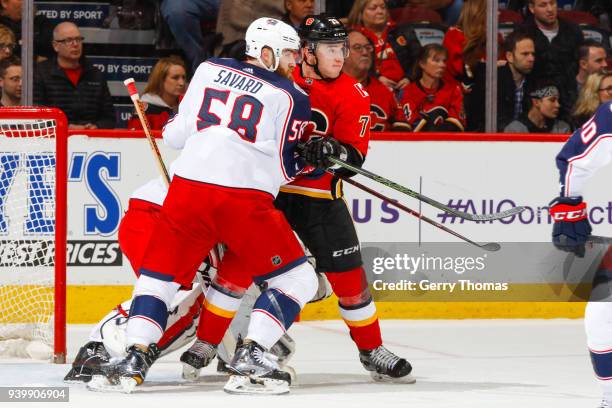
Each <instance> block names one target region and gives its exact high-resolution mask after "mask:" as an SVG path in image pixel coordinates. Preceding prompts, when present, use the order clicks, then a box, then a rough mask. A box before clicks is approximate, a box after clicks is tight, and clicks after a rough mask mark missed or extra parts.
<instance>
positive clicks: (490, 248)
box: [335, 174, 612, 251]
mask: <svg viewBox="0 0 612 408" xmlns="http://www.w3.org/2000/svg"><path fill="white" fill-rule="evenodd" d="M335 176H336V177H340V178H341V179H342V180H343V181H345V182H347V183H348V184H350V185H353V186H355V187H357V188H359V189H361V190H363V191H365V192H367V193H370V194H372V195H373V196H375V197H378V198H380V199H381V200H383V201H384V202H386V203H389V204H391V205H393V206H395V207H397V208H399V209H400V210H403V211H405V212H407V213H408V214H410V215H414V216H415V217H417V218H418V219H421V220H423V221H425V222H426V223H428V224H431V225H433V226H434V227H436V228H439V229H441V230H442V231H444V232H447V233H449V234H451V235H454V236H456V237H457V238H459V239H461V240H463V241H465V242H467V243H470V244H472V245H474V246H477V247H478V248H481V249H484V250H485V251H498V250H499V249H500V248H501V246H500V245H499V244H498V243H497V242H489V243H487V244H479V243H477V242H474V241H472V240H471V239H469V238H466V237H464V236H463V235H461V234H459V233H458V232H455V231H453V230H452V229H450V228H448V227H445V226H444V225H442V224H440V223H439V222H436V221H434V220H432V219H431V218H427V217H426V216H424V215H423V214H421V213H420V212H417V211H415V210H413V209H411V208H408V207H406V206H405V205H403V204H400V203H398V202H397V201H394V200H392V199H390V198H389V197H387V196H385V195H383V194H381V193H379V192H378V191H376V190H372V189H371V188H370V187H367V186H365V185H363V184H361V183H359V182H357V181H355V180H352V179H350V178H348V177H345V176H339V175H337V174H336V175H335ZM611 241H612V239H611Z"/></svg>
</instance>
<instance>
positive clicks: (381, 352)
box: [359, 346, 416, 384]
mask: <svg viewBox="0 0 612 408" xmlns="http://www.w3.org/2000/svg"><path fill="white" fill-rule="evenodd" d="M359 360H360V361H361V364H363V368H365V369H366V370H368V371H369V372H370V376H371V377H372V378H373V379H374V381H378V382H397V383H405V384H413V383H415V382H416V379H415V378H414V377H413V376H412V375H410V373H411V372H412V366H411V365H410V363H409V362H408V361H406V359H404V358H401V357H398V356H396V355H395V354H393V353H392V352H390V351H389V350H387V349H386V348H385V346H379V347H376V348H375V349H374V350H360V351H359Z"/></svg>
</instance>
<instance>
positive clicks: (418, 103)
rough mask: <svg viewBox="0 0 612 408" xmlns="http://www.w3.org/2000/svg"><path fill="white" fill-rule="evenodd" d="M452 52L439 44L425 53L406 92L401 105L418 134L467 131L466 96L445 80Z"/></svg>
mask: <svg viewBox="0 0 612 408" xmlns="http://www.w3.org/2000/svg"><path fill="white" fill-rule="evenodd" d="M447 58H448V51H447V50H446V49H445V48H443V47H442V46H441V45H438V44H428V45H426V46H425V47H423V48H422V49H421V53H420V54H419V59H418V60H417V66H416V73H415V78H414V81H413V82H411V83H410V84H409V85H408V86H406V87H405V88H404V94H403V96H402V100H401V103H400V104H401V105H402V107H403V109H404V113H405V114H406V118H407V119H408V124H409V125H410V126H411V127H412V129H413V131H414V132H449V131H451V132H453V131H454V132H456V131H463V129H464V124H465V118H464V114H463V93H462V92H461V89H460V88H459V85H457V84H455V83H449V82H445V81H444V80H442V77H443V76H444V72H445V70H446V60H447Z"/></svg>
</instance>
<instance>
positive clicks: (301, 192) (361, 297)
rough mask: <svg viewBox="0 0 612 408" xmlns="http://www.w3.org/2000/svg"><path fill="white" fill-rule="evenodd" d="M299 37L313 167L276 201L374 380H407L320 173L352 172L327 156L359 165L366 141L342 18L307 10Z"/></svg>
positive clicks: (365, 109) (363, 97) (329, 180)
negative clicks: (347, 65)
mask: <svg viewBox="0 0 612 408" xmlns="http://www.w3.org/2000/svg"><path fill="white" fill-rule="evenodd" d="M300 36H301V39H302V58H303V62H302V63H301V65H300V66H299V69H296V70H295V71H294V80H295V82H296V83H297V84H298V85H300V86H301V87H302V88H303V89H305V90H306V92H307V93H308V94H309V97H310V102H311V105H312V119H311V122H312V125H313V126H314V129H312V131H313V133H312V134H311V136H310V139H309V140H308V141H307V142H306V144H305V146H304V148H303V152H302V154H303V155H304V157H305V158H306V161H307V162H308V163H310V164H311V165H312V166H313V169H312V170H313V171H312V172H311V173H310V174H308V175H305V176H302V177H300V178H298V179H296V181H294V182H292V183H290V184H287V185H284V186H282V187H281V189H280V191H281V192H280V194H279V195H278V197H277V199H276V202H275V204H276V207H277V208H278V209H280V210H282V211H283V213H284V214H285V217H287V220H288V221H289V224H291V227H292V228H293V230H294V231H295V232H296V233H297V234H298V236H299V237H300V239H301V240H302V242H303V243H304V245H305V246H306V247H307V248H308V249H309V250H310V252H311V253H312V255H313V256H314V257H315V263H316V269H317V272H319V273H325V275H326V276H327V279H328V280H329V282H330V284H331V286H332V289H333V290H334V293H335V294H336V295H337V296H338V299H339V304H338V306H339V308H340V313H341V315H342V318H343V319H344V321H345V322H346V325H347V326H348V328H349V331H350V334H351V338H352V339H353V341H354V342H355V343H356V345H357V348H358V350H359V358H360V361H361V362H362V364H363V366H364V368H365V369H366V370H368V371H370V372H371V373H372V376H373V377H374V378H375V379H377V380H392V379H399V378H402V380H404V381H408V382H411V381H413V379H412V377H410V376H409V374H410V372H411V370H412V367H411V366H410V364H409V363H408V362H407V361H406V360H405V359H403V358H400V357H398V356H396V355H395V354H393V353H391V352H390V351H388V350H387V349H386V348H385V347H384V346H383V345H382V339H381V334H380V327H379V323H378V317H377V316H376V306H375V305H374V302H373V300H372V295H371V294H370V290H369V287H368V282H367V280H366V274H365V271H364V269H363V262H362V259H361V252H360V248H359V239H358V238H357V233H356V231H355V226H354V225H353V221H352V218H351V215H350V213H349V210H348V208H347V206H346V203H345V202H344V200H343V199H342V196H343V192H342V181H341V180H340V179H339V178H338V177H336V176H333V175H331V174H330V173H328V172H327V171H326V169H330V170H333V171H334V172H336V174H342V175H347V176H350V175H352V174H349V173H347V172H346V171H344V170H343V169H338V168H334V167H332V166H331V163H330V162H329V161H328V160H327V155H332V156H335V157H337V158H340V159H342V160H345V161H347V162H350V163H352V164H353V165H357V166H361V164H362V163H363V161H364V159H365V156H366V154H367V150H368V142H369V139H370V126H369V122H370V98H369V95H368V94H367V92H366V91H365V90H364V89H363V86H362V85H361V84H360V83H358V82H357V81H355V80H354V79H353V78H351V77H349V76H348V75H346V74H343V73H342V72H341V70H342V65H343V63H344V58H346V56H347V53H348V47H347V34H346V30H345V29H344V26H343V25H342V23H340V22H339V21H338V20H337V19H335V18H332V17H328V16H325V15H315V16H308V17H306V18H305V19H304V21H303V23H302V25H301V27H300Z"/></svg>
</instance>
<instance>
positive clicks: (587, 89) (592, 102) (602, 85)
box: [572, 72, 612, 129]
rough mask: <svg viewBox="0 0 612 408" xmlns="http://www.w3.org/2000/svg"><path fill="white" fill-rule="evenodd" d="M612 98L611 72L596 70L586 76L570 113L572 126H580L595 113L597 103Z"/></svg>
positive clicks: (599, 103) (576, 127)
mask: <svg viewBox="0 0 612 408" xmlns="http://www.w3.org/2000/svg"><path fill="white" fill-rule="evenodd" d="M610 100H612V72H606V73H601V72H596V73H593V74H591V75H589V77H588V78H587V80H586V82H585V84H584V86H583V87H582V89H580V94H579V95H578V100H577V101H576V105H575V106H574V111H573V114H572V126H574V128H575V129H578V128H579V127H581V126H582V125H583V124H584V122H586V121H587V120H589V119H590V118H591V116H593V114H594V113H595V111H596V110H597V108H598V107H599V105H601V104H602V103H606V102H608V101H610Z"/></svg>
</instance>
